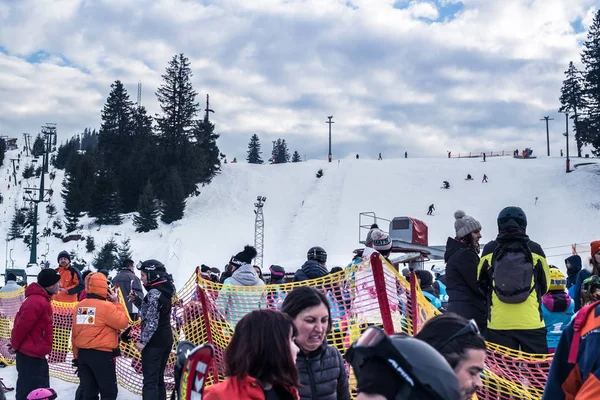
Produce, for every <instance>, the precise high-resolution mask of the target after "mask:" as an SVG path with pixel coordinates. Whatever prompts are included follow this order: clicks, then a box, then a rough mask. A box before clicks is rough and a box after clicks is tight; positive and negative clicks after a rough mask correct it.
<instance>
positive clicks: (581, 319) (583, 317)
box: [568, 301, 600, 364]
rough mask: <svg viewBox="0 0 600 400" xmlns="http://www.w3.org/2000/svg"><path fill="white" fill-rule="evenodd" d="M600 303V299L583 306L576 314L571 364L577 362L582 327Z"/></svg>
mask: <svg viewBox="0 0 600 400" xmlns="http://www.w3.org/2000/svg"><path fill="white" fill-rule="evenodd" d="M598 305H600V301H596V302H595V303H592V304H588V305H587V306H585V307H583V308H582V309H581V310H579V312H578V313H577V316H575V320H574V321H573V340H572V341H571V348H570V349H569V360H568V362H569V364H575V363H577V353H578V352H579V344H580V343H581V329H582V328H583V327H584V325H585V323H586V321H587V319H588V316H589V314H590V313H591V312H592V311H593V310H594V309H595V308H596V306H598Z"/></svg>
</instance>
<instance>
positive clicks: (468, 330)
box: [435, 319, 481, 350]
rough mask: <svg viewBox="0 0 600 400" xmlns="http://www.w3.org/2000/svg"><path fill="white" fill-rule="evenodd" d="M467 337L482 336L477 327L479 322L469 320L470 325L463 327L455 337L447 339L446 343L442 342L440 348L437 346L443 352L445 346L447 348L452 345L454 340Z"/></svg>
mask: <svg viewBox="0 0 600 400" xmlns="http://www.w3.org/2000/svg"><path fill="white" fill-rule="evenodd" d="M465 335H481V332H480V331H479V327H478V326H477V322H475V320H474V319H471V320H469V323H468V324H467V325H465V326H463V327H462V328H461V329H460V330H459V331H458V332H456V333H455V334H454V335H452V336H450V337H449V338H448V339H446V340H445V341H444V342H442V344H441V345H439V346H435V347H436V348H437V349H438V350H441V349H443V348H444V346H446V345H447V344H449V343H452V342H453V341H454V340H456V338H459V337H461V336H465Z"/></svg>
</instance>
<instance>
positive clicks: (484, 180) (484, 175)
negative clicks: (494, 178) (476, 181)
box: [481, 174, 488, 183]
mask: <svg viewBox="0 0 600 400" xmlns="http://www.w3.org/2000/svg"><path fill="white" fill-rule="evenodd" d="M487 181H488V177H487V175H486V174H483V179H482V180H481V183H484V182H485V183H487Z"/></svg>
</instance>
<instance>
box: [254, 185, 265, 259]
mask: <svg viewBox="0 0 600 400" xmlns="http://www.w3.org/2000/svg"><path fill="white" fill-rule="evenodd" d="M265 201H267V198H266V197H264V196H258V197H257V198H256V203H254V207H256V210H254V214H255V215H256V217H255V219H254V247H255V248H256V258H255V259H254V263H255V265H258V266H259V267H260V269H261V270H262V267H263V250H264V238H265V219H264V216H263V206H264V205H265Z"/></svg>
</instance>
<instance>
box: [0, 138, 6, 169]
mask: <svg viewBox="0 0 600 400" xmlns="http://www.w3.org/2000/svg"><path fill="white" fill-rule="evenodd" d="M5 154H6V141H5V140H4V139H2V138H0V167H1V166H2V165H3V164H4V157H5Z"/></svg>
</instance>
